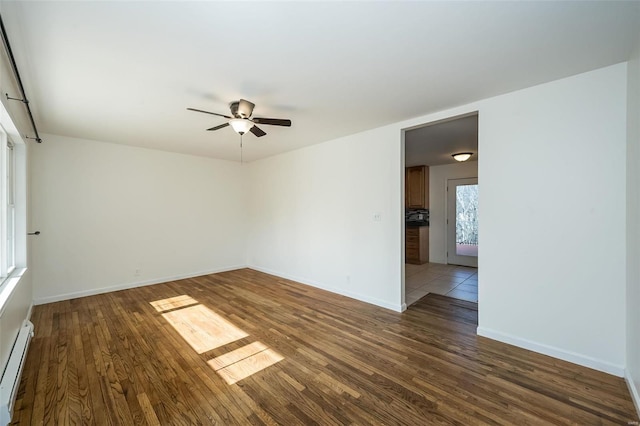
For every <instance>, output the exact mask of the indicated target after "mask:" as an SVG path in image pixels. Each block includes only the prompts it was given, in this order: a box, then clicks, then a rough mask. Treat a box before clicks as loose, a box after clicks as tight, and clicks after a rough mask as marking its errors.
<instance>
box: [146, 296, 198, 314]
mask: <svg viewBox="0 0 640 426" xmlns="http://www.w3.org/2000/svg"><path fill="white" fill-rule="evenodd" d="M150 303H151V306H153V307H154V308H156V311H158V312H165V311H170V310H172V309H177V308H183V307H185V306H191V305H197V304H198V301H197V300H196V299H194V298H192V297H189V296H187V295H186V294H183V295H182V296H176V297H169V298H167V299H162V300H156V301H155V302H150Z"/></svg>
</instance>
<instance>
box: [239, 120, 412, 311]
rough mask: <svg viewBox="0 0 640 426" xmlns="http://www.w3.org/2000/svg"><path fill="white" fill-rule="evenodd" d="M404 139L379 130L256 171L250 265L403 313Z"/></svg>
mask: <svg viewBox="0 0 640 426" xmlns="http://www.w3.org/2000/svg"><path fill="white" fill-rule="evenodd" d="M400 134H401V133H400V129H399V128H393V127H389V128H382V129H376V130H375V131H372V132H365V133H360V134H357V135H353V136H349V137H346V138H342V139H337V140H334V141H331V142H327V143H324V144H320V145H314V146H311V147H308V148H305V149H300V150H297V151H293V152H289V153H286V154H282V155H279V156H275V157H271V158H267V159H264V160H261V161H257V162H254V163H251V165H250V166H251V167H250V171H251V185H252V189H251V197H250V199H251V201H252V203H251V207H250V209H249V210H250V211H251V213H252V218H251V222H252V227H251V238H250V244H249V247H248V263H249V265H250V266H251V267H252V268H254V269H258V270H262V271H265V272H269V273H272V274H275V275H279V276H282V277H287V278H291V279H295V280H297V281H300V282H303V283H308V284H311V285H314V286H317V287H321V288H325V289H328V290H331V291H334V292H337V293H341V294H345V295H349V296H352V297H354V298H357V299H360V300H364V301H368V302H371V303H374V304H377V305H380V306H385V307H387V308H390V309H395V310H401V309H402V306H401V305H402V302H401V299H402V297H403V296H402V294H401V287H400V283H399V280H398V278H399V276H400V274H401V268H400V265H401V256H402V254H401V253H402V250H401V247H402V246H401V238H400V227H401V226H402V223H403V218H404V216H403V213H402V211H401V208H400V206H401V203H402V198H401V195H400V194H401V185H402V184H401V182H400V179H399V177H400V176H401V175H402V171H403V170H404V169H403V168H402V166H401V162H400V156H401V146H400V143H399V140H400ZM376 213H380V215H381V220H380V221H379V222H376V221H374V220H373V216H374V214H376Z"/></svg>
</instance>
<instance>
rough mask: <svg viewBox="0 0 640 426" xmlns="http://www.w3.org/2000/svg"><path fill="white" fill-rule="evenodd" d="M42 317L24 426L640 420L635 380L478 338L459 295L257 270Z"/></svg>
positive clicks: (45, 310)
mask: <svg viewBox="0 0 640 426" xmlns="http://www.w3.org/2000/svg"><path fill="white" fill-rule="evenodd" d="M194 308H195V309H194ZM202 318H206V319H207V320H206V321H202ZM32 321H33V323H34V324H35V329H36V334H35V337H34V339H33V341H32V344H31V348H30V351H29V354H28V358H27V364H26V366H25V370H24V374H23V377H22V382H21V385H20V389H19V394H18V399H17V401H16V409H15V413H14V419H15V421H14V423H13V424H22V425H28V424H54V425H64V424H95V425H107V424H114V425H115V424H120V425H143V424H149V425H189V424H205V425H209V424H222V425H232V424H241V425H244V424H256V425H275V424H278V425H316V424H319V425H344V424H358V425H369V424H385V425H394V424H405V425H426V424H429V425H432V424H433V425H437V424H458V425H474V424H514V425H524V424H580V425H590V424H628V422H634V421H636V422H637V421H638V417H637V415H636V413H635V410H634V407H633V403H632V401H631V399H630V397H629V392H628V390H627V388H626V385H625V383H624V381H623V380H622V379H620V378H617V377H613V376H609V375H606V374H604V373H600V372H597V371H593V370H589V369H587V368H583V367H579V366H576V365H573V364H569V363H566V362H563V361H559V360H556V359H553V358H550V357H546V356H543V355H539V354H535V353H532V352H529V351H526V350H523V349H519V348H516V347H513V346H509V345H505V344H501V343H498V342H494V341H492V340H489V339H484V338H481V337H477V336H476V333H475V329H476V325H477V305H476V304H474V303H469V302H464V301H459V300H455V299H450V298H447V297H443V296H436V295H428V296H427V297H425V298H424V299H422V300H421V301H419V302H417V303H416V304H415V305H413V306H412V307H411V309H409V310H408V311H407V312H405V313H403V314H399V313H394V312H391V311H388V310H385V309H381V308H377V307H375V306H372V305H368V304H365V303H361V302H357V301H354V300H352V299H348V298H346V297H342V296H338V295H335V294H331V293H328V292H324V291H322V290H318V289H314V288H312V287H308V286H304V285H301V284H298V283H295V282H292V281H287V280H283V279H280V278H277V277H273V276H270V275H266V274H263V273H259V272H256V271H252V270H249V269H243V270H238V271H232V272H226V273H221V274H215V275H208V276H204V277H199V278H194V279H187V280H181V281H175V282H170V283H165V284H159V285H154V286H148V287H141V288H136V289H131V290H124V291H118V292H114V293H108V294H104V295H98V296H92V297H85V298H81V299H74V300H70V301H64V302H58V303H52V304H48V305H42V306H37V307H36V308H35V309H34V312H33V315H32ZM209 324H210V326H209ZM221 330H222V331H221ZM194 340H195V341H197V344H195V343H194ZM194 348H195V349H194ZM229 383H233V384H229Z"/></svg>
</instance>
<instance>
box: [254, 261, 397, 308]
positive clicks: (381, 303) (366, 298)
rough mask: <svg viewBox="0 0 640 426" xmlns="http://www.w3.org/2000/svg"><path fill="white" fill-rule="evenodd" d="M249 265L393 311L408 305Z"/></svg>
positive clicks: (255, 268)
mask: <svg viewBox="0 0 640 426" xmlns="http://www.w3.org/2000/svg"><path fill="white" fill-rule="evenodd" d="M247 267H248V268H250V269H253V270H256V271H259V272H264V273H265V274H269V275H275V276H276V277H280V278H284V279H286V280H291V281H296V282H299V283H301V284H305V285H309V286H311V287H316V288H319V289H322V290H326V291H330V292H331V293H336V294H340V295H342V296H347V297H350V298H351V299H356V300H359V301H361V302H365V303H370V304H372V305H376V306H380V307H381V308H385V309H389V310H392V311H396V312H403V311H404V310H406V309H407V307H406V305H404V304H398V305H396V304H394V303H389V302H387V301H385V300H381V299H377V298H375V297H370V296H365V295H362V294H358V293H353V292H350V291H346V290H344V289H341V288H337V287H332V286H328V285H326V284H323V283H320V282H317V281H313V280H308V279H305V278H301V277H296V276H293V275H289V274H283V273H281V272H277V271H272V270H271V269H267V268H261V267H259V266H253V265H249V266H247Z"/></svg>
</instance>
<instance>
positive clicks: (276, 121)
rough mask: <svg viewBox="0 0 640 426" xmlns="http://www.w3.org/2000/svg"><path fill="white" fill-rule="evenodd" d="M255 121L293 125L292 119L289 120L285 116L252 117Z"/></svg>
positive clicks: (276, 124)
mask: <svg viewBox="0 0 640 426" xmlns="http://www.w3.org/2000/svg"><path fill="white" fill-rule="evenodd" d="M252 120H253V122H254V123H258V124H270V125H272V126H286V127H291V120H287V119H284V118H264V117H254V118H252Z"/></svg>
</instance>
